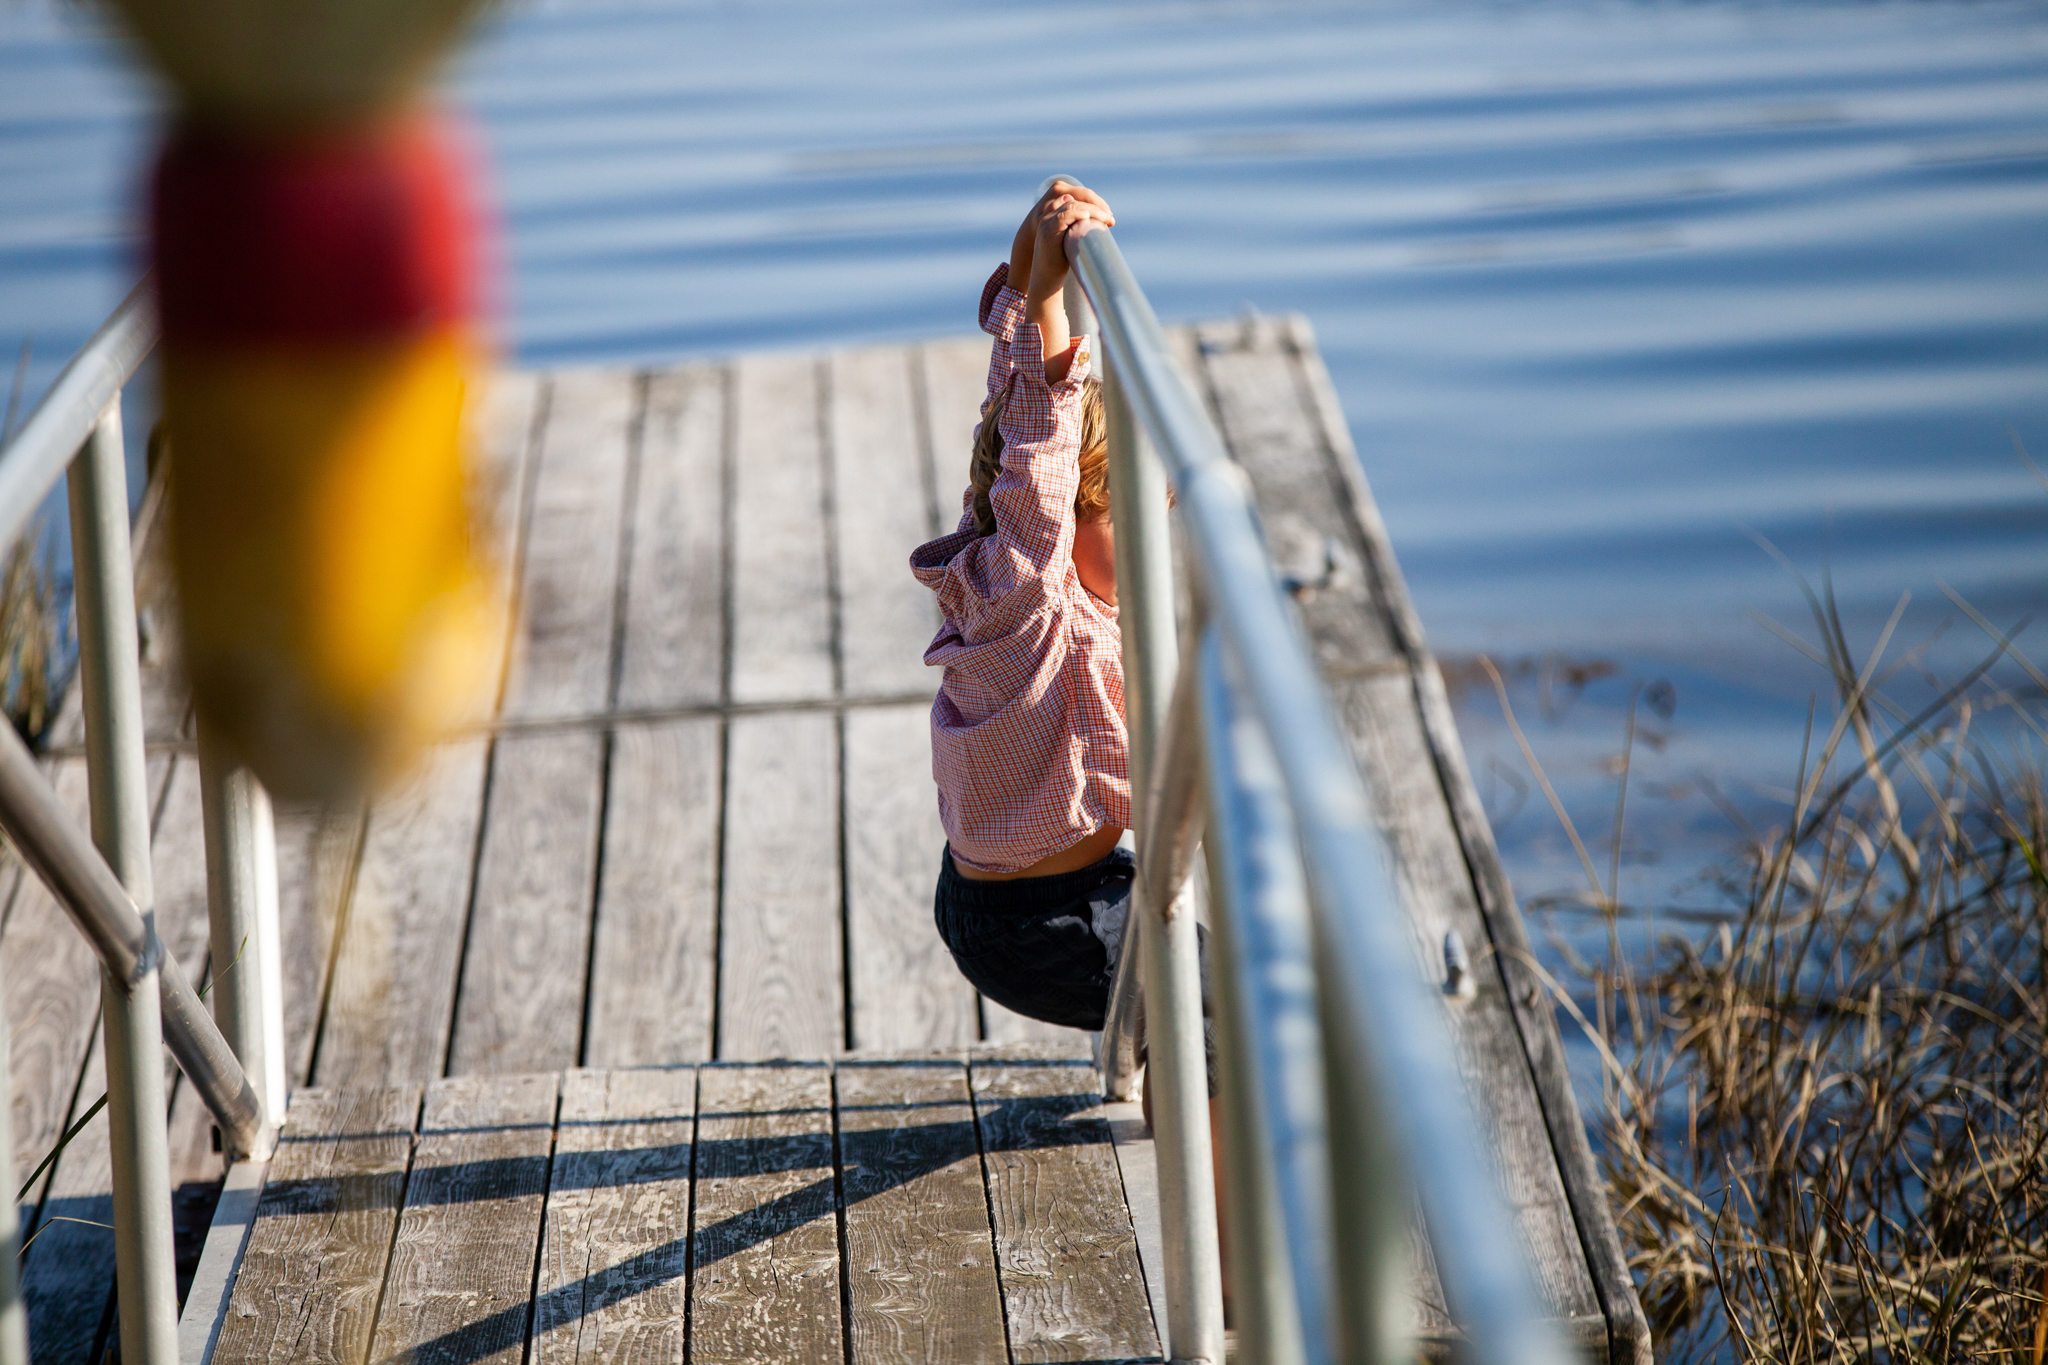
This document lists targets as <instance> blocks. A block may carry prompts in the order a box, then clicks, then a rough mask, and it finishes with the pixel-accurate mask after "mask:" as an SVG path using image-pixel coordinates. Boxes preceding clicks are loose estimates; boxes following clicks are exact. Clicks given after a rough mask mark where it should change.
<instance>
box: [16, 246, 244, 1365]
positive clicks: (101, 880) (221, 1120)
mask: <svg viewBox="0 0 2048 1365" xmlns="http://www.w3.org/2000/svg"><path fill="white" fill-rule="evenodd" d="M156 334H157V328H156V319H155V316H154V312H153V310H152V308H151V306H150V286H149V284H148V282H146V281H145V282H144V283H143V284H141V285H139V286H137V287H136V289H135V291H134V292H133V293H131V294H130V295H129V296H128V299H127V300H126V301H125V302H124V303H123V304H122V305H121V307H120V308H119V309H117V310H116V311H115V313H114V315H113V316H112V317H111V318H109V319H108V320H107V322H106V324H105V325H104V326H102V327H101V328H100V330H99V332H98V333H96V334H95V335H94V336H93V338H92V340H91V341H89V342H88V343H87V344H86V345H85V346H84V348H83V349H81V350H80V351H79V352H78V354H76V355H75V356H73V357H72V359H71V361H70V363H69V364H67V365H66V366H65V368H64V371H63V373H62V374H60V375H59V376H58V377H57V379H56V381H55V383H53V384H52V385H51V387H50V390H49V392H48V393H47V394H46V395H45V396H44V397H43V399H42V401H41V402H40V403H38V404H37V406H36V409H35V411H34V412H33V413H32V414H30V416H29V417H28V419H27V420H26V421H25V422H24V423H23V424H22V426H21V428H20V430H19V432H18V433H17V434H16V435H15V437H14V438H13V439H12V440H11V441H9V442H8V443H7V444H6V446H5V447H4V448H0V546H4V545H7V544H11V543H12V542H13V541H14V540H15V539H16V538H17V537H19V536H20V535H22V534H24V533H25V531H26V530H27V529H28V527H29V525H30V521H31V518H32V517H33V515H34V513H35V510H36V507H37V506H38V504H39V503H41V501H42V499H43V496H44V495H45V494H46V493H47V492H48V491H49V489H50V488H51V486H52V485H54V484H55V483H56V481H57V479H58V477H59V476H60V475H63V474H64V473H65V472H66V470H67V467H68V470H69V474H70V479H69V501H70V509H71V537H72V566H73V582H74V585H75V597H76V604H77V612H78V649H79V680H78V682H79V688H80V700H81V701H82V703H83V706H82V710H83V715H84V720H85V740H86V773H87V781H88V784H89V788H90V794H91V810H92V837H91V839H89V840H88V839H87V837H86V835H85V833H84V831H82V830H80V829H79V827H78V824H77V822H76V821H75V820H74V819H73V818H72V816H71V814H70V812H68V811H67V810H66V809H65V808H64V805H63V803H62V802H61V801H60V800H59V799H58V797H57V795H56V793H55V792H53V791H52V790H51V789H50V786H49V784H48V783H47V782H46V781H45V780H44V778H43V775H42V774H41V773H40V772H39V771H38V769H37V766H36V760H35V758H34V756H33V755H31V754H30V752H29V750H28V747H27V746H26V745H25V744H23V743H22V741H21V739H20V738H19V737H18V736H17V735H16V734H15V732H14V729H13V727H12V726H10V725H6V724H0V827H4V828H5V830H6V832H7V835H8V837H9V839H10V840H11V841H12V843H13V845H14V847H15V849H16V850H18V851H19V853H20V855H21V857H22V858H23V860H24V861H26V862H27V863H28V865H29V866H30V867H31V868H32V869H34V871H35V872H36V874H37V875H38V876H39V877H41V878H42V880H43V881H44V883H45V884H46V885H47V886H48V887H49V889H50V892H51V894H52V895H53V896H54V897H55V898H56V900H57V901H58V903H59V904H61V905H62V906H63V907H64V909H65V910H66V911H67V912H68V913H69V914H70V916H71V918H72V920H73V921H74V922H75V923H76V924H77V926H78V928H79V931H80V932H81V933H83V934H84V935H85V936H86V938H87V940H88V941H90V942H91V943H92V945H93V948H94V950H95V951H96V952H97V953H98V954H99V957H100V961H101V964H102V967H103V969H104V970H103V972H102V979H101V987H100V998H101V1009H102V1027H103V1028H104V1030H105V1039H106V1071H107V1119H108V1124H109V1139H110V1146H111V1149H112V1167H113V1187H114V1188H113V1195H114V1200H113V1202H114V1248H115V1251H114V1255H115V1282H116V1291H117V1295H118V1298H119V1306H120V1323H121V1356H122V1359H124V1360H130V1361H136V1362H147V1365H171V1362H174V1361H176V1360H178V1358H179V1341H178V1322H177V1282H176V1273H177V1272H176V1263H175V1258H174V1255H173V1247H172V1237H171V1184H170V1153H169V1145H168V1137H167V1132H166V1124H167V1118H168V1115H167V1111H166V1102H165V1094H164V1073H163V1062H162V1056H163V1048H164V1046H165V1045H166V1044H168V1045H169V1047H170V1050H171V1055H172V1056H173V1057H175V1058H176V1059H177V1062H178V1065H179V1067H180V1068H181V1069H182V1070H183V1071H184V1073H185V1075H186V1076H187V1078H189V1079H190V1080H191V1082H192V1086H193V1089H194V1091H195V1092H196V1093H197V1094H198V1096H199V1098H200V1099H201V1100H202V1101H203V1102H204V1103H205V1105H206V1107H207V1109H208V1110H209V1111H211V1113H212V1114H213V1117H214V1120H215V1122H216V1123H218V1124H219V1126H220V1130H221V1136H222V1139H223V1143H224V1145H225V1146H226V1148H227V1150H228V1153H229V1155H230V1156H231V1157H232V1158H236V1159H247V1160H249V1161H251V1162H253V1163H261V1162H263V1161H265V1160H267V1159H268V1156H269V1154H270V1149H271V1147H272V1145H273V1143H274V1141H275V1133H276V1125H277V1123H278V1121H279V1119H280V1118H281V1116H282V1113H283V1106H284V1087H283V1069H282V1053H281V1047H271V1048H268V1049H267V1050H266V1044H267V1042H268V1040H269V1039H271V1038H281V1037H282V1011H281V1001H280V1000H279V995H278V983H277V971H276V962H277V945H276V939H275V919H276V917H275V912H274V907H275V900H276V891H275V873H274V866H275V855H274V851H273V850H272V848H271V847H270V844H269V837H270V832H269V825H268V819H267V816H268V805H267V802H265V801H264V800H263V798H262V794H261V791H260V789H258V790H253V791H252V790H251V787H252V784H251V783H250V782H249V780H248V779H247V776H246V774H243V773H240V772H239V771H234V770H230V771H226V772H218V771H214V770H213V767H214V765H213V764H212V763H211V762H210V760H208V759H202V762H201V769H202V788H203V790H204V792H205V796H204V800H205V803H206V812H205V815H206V825H207V862H208V872H209V875H208V879H207V880H208V889H209V896H208V901H209V918H210V919H211V921H212V930H213V933H212V945H213V949H214V956H213V962H214V976H215V980H214V987H215V989H214V990H213V1006H214V1009H215V1011H216V1012H217V1013H218V1014H219V1016H220V1020H221V1025H222V1027H225V1028H226V1031H227V1034H228V1035H229V1036H228V1037H223V1036H222V1027H217V1026H216V1024H215V1021H214V1019H213V1018H212V1017H210V1016H209V1015H208V1014H207V1011H206V1007H205V1006H204V1005H203V1004H202V1003H201V1001H200V999H199V997H198V995H197V994H196V993H195V992H194V991H193V989H192V985H191V983H190V982H189V981H187V980H186V978H185V975H184V973H183V972H182V971H181V970H180V968H179V966H178V962H177V959H176V958H174V957H172V956H170V955H169V954H168V953H166V952H165V951H164V947H163V944H162V943H161V941H159V939H158V938H157V934H156V927H155V914H154V910H153V901H154V893H153V890H152V887H151V878H150V860H149V847H150V819H149V813H150V801H149V793H148V790H147V777H146V769H145V758H144V752H143V722H142V693H141V678H140V658H139V650H138V639H137V627H136V618H135V592H134V587H135V584H134V561H133V556H132V552H131V549H130V544H129V520H128V518H129V507H128V476H127V466H126V460H125V454H124V449H123V444H122V437H121V390H122V388H123V386H125V385H126V384H127V382H128V381H129V379H130V378H131V377H132V376H133V374H134V372H135V370H136V368H137V367H138V366H139V365H140V364H141V363H142V360H143V358H144V357H145V356H147V355H148V353H149V351H150V349H151V347H152V346H153V345H154V344H155V342H156ZM249 869H254V870H255V874H254V875H253V877H252V876H251V875H249V874H248V873H249ZM265 873H268V881H267V884H266V883H265V875H264V874H265ZM266 897H267V903H268V906H269V907H270V911H271V913H269V915H268V916H266V915H264V914H263V913H262V911H263V909H264V907H265V898H266ZM224 943H225V944H227V945H229V946H228V947H227V948H225V949H224V948H223V944H224ZM237 959H246V960H245V961H243V962H242V963H241V966H240V969H239V970H237V971H232V972H230V971H227V970H226V968H227V965H228V964H229V963H230V962H232V961H236V960H237ZM0 1018H4V1015H0ZM4 1033H5V1030H4V1025H0V1171H13V1170H14V1161H13V1159H12V1158H13V1153H12V1142H11V1141H10V1139H9V1135H8V1132H7V1117H8V1106H7V1104H6V1099H5V1097H6V1095H7V1093H8V1090H9V1088H10V1087H9V1085H8V1077H7V1074H6V1068H5V1065H4V1063H5V1059H6V1052H7V1047H6V1039H5V1037H4ZM231 1043H232V1046H231ZM245 1066H246V1068H247V1070H246V1071H245V1070H244V1068H245ZM252 1076H253V1077H254V1080H253V1081H252V1079H251V1078H252ZM18 1231H19V1229H18V1228H17V1227H16V1226H15V1205H14V1201H13V1200H12V1199H9V1200H6V1201H4V1204H0V1365H17V1362H23V1361H25V1360H26V1359H27V1354H26V1352H27V1340H26V1330H25V1325H24V1318H23V1310H22V1305H21V1303H20V1296H19V1288H18V1285H17V1283H16V1275H15V1261H16V1258H15V1255H14V1251H13V1243H14V1238H15V1236H16V1235H17V1234H18Z"/></svg>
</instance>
